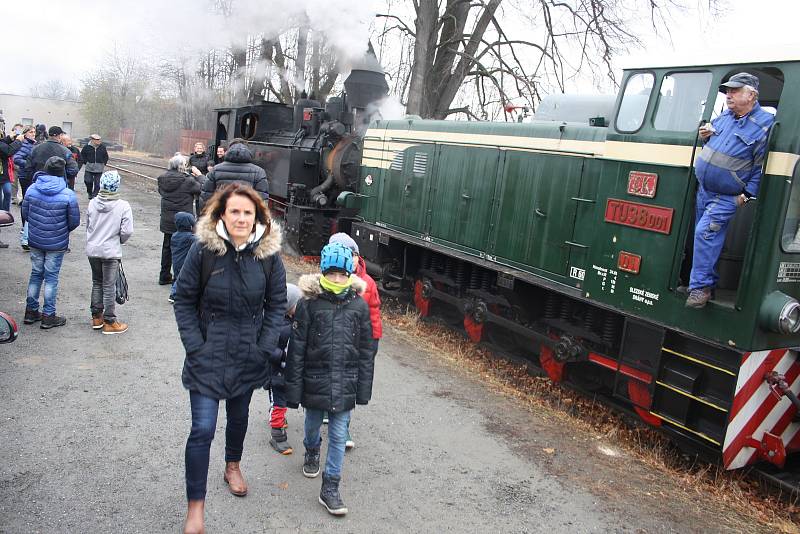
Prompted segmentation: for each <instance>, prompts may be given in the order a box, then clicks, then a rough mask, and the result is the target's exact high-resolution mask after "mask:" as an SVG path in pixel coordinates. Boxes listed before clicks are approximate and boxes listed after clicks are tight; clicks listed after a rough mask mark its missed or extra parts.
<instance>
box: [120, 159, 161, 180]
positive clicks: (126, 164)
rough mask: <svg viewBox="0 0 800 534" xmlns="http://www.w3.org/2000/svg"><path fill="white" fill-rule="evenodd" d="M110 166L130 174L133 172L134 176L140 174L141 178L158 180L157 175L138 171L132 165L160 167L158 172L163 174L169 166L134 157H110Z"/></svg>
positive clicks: (149, 167) (151, 167)
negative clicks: (134, 158)
mask: <svg viewBox="0 0 800 534" xmlns="http://www.w3.org/2000/svg"><path fill="white" fill-rule="evenodd" d="M107 166H108V167H111V168H112V169H116V170H118V171H121V172H126V173H128V174H132V175H134V176H138V177H139V178H145V179H147V180H152V181H154V182H155V181H156V180H158V178H157V176H151V175H149V174H144V173H141V172H137V171H134V170H131V168H130V167H132V166H139V167H146V168H148V169H158V170H159V172H158V173H157V174H161V173H162V172H163V171H166V170H167V168H166V167H165V166H163V165H156V164H155V163H149V162H146V161H138V160H133V159H126V158H108V164H107Z"/></svg>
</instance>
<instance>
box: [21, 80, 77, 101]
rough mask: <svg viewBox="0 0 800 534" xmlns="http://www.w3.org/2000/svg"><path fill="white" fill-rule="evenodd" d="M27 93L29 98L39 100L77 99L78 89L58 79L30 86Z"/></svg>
mask: <svg viewBox="0 0 800 534" xmlns="http://www.w3.org/2000/svg"><path fill="white" fill-rule="evenodd" d="M29 91H30V95H31V96H35V97H39V98H50V99H52V100H77V99H78V89H77V88H76V87H75V86H74V85H72V84H71V83H67V82H65V81H63V80H59V79H52V80H48V81H46V82H43V83H37V84H35V85H33V86H31V88H30V89H29Z"/></svg>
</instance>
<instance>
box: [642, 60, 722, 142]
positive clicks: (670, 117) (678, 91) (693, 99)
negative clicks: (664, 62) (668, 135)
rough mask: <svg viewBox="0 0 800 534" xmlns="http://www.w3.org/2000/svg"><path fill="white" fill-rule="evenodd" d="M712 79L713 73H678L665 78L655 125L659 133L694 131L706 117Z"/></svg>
mask: <svg viewBox="0 0 800 534" xmlns="http://www.w3.org/2000/svg"><path fill="white" fill-rule="evenodd" d="M712 78H713V76H712V74H711V73H710V72H675V73H672V74H667V75H666V76H664V79H663V80H662V82H661V90H660V94H659V96H658V105H657V107H656V116H655V119H654V121H653V126H655V128H656V129H657V130H670V131H676V132H694V131H695V130H696V129H697V127H698V125H699V124H700V119H701V118H702V117H703V109H704V108H705V105H706V99H707V98H708V90H709V88H710V87H711V80H712Z"/></svg>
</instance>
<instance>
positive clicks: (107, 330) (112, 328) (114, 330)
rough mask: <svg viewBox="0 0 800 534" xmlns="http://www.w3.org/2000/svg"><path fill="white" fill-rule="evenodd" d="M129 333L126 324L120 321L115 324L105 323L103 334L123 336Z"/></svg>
mask: <svg viewBox="0 0 800 534" xmlns="http://www.w3.org/2000/svg"><path fill="white" fill-rule="evenodd" d="M127 331H128V325H126V324H125V323H121V322H119V321H114V322H113V323H109V322H107V321H104V322H103V334H121V333H123V332H127Z"/></svg>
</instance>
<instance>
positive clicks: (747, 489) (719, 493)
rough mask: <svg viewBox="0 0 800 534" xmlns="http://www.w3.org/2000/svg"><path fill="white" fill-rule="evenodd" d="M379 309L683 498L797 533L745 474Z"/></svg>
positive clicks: (442, 332)
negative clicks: (631, 460)
mask: <svg viewBox="0 0 800 534" xmlns="http://www.w3.org/2000/svg"><path fill="white" fill-rule="evenodd" d="M389 308H392V306H384V318H385V320H386V322H387V323H389V324H390V325H392V326H393V327H395V328H396V329H397V330H398V331H399V333H400V334H401V335H404V336H406V337H408V339H409V340H410V341H413V342H414V343H417V344H421V345H422V346H424V347H427V348H428V349H429V351H430V353H431V354H433V355H435V356H436V357H440V358H442V359H444V360H446V361H449V362H451V363H454V364H457V365H458V366H459V367H460V368H462V369H465V370H466V371H467V372H468V373H469V374H471V375H473V376H474V375H479V376H480V377H481V380H483V381H484V382H486V383H487V384H489V385H490V386H491V387H493V388H494V389H496V390H498V391H501V392H502V393H504V394H506V395H508V396H511V397H514V398H516V399H518V400H519V401H521V402H522V403H523V404H525V405H526V406H528V407H529V409H532V410H533V409H539V411H540V410H541V408H547V409H548V410H549V411H551V412H552V414H553V417H556V418H561V419H563V420H565V422H567V423H569V424H570V425H571V426H573V427H575V428H576V429H577V430H579V431H584V432H585V431H591V432H592V433H594V434H599V435H602V436H605V437H607V438H612V439H613V440H614V442H615V443H616V444H618V445H619V446H620V447H622V448H624V449H625V450H626V451H627V453H628V454H630V455H632V456H635V457H636V458H638V459H639V460H640V461H642V462H644V463H645V464H647V465H649V466H651V467H652V468H654V469H656V470H658V471H659V472H660V473H662V474H664V475H667V476H669V477H671V478H672V479H673V480H674V481H675V482H676V483H677V485H678V487H680V488H681V489H682V491H683V492H684V493H685V494H686V495H687V497H689V498H691V499H694V500H698V499H702V500H703V501H704V502H708V500H709V499H713V500H715V501H716V502H718V503H719V504H722V505H726V506H728V507H731V508H733V509H735V510H737V511H738V512H739V513H740V514H742V515H744V516H748V517H755V518H757V520H758V521H760V522H761V523H763V524H765V525H767V526H769V527H771V528H774V529H776V530H778V531H780V532H786V533H800V526H799V523H800V507H798V506H797V504H796V503H795V504H789V503H787V502H786V501H785V500H782V499H781V498H780V496H779V495H775V494H774V492H770V491H766V490H765V489H764V488H763V487H762V486H761V484H760V483H759V482H758V481H756V480H754V479H752V478H750V477H747V476H746V474H745V473H744V472H742V471H735V472H729V471H725V470H724V469H723V468H722V467H721V466H719V465H716V464H709V463H706V462H701V461H697V460H695V459H692V458H687V457H686V456H685V455H683V454H682V453H681V452H680V451H679V450H678V449H677V448H676V446H675V445H674V444H673V443H672V442H670V441H669V440H668V439H667V438H665V437H664V436H663V435H662V434H661V433H659V432H657V431H656V430H653V429H650V428H646V427H642V426H639V425H638V424H635V423H632V422H630V421H628V420H626V418H625V416H623V415H621V414H620V413H618V412H615V411H613V410H612V409H610V408H608V407H606V406H605V405H603V404H600V403H599V402H596V401H595V400H593V399H591V398H588V397H585V396H582V395H580V394H578V393H576V392H574V391H572V390H570V389H567V388H564V387H560V386H558V385H555V384H553V383H552V382H551V381H550V380H549V379H548V378H546V377H541V376H533V375H531V374H530V372H529V369H528V368H527V366H525V365H524V364H521V363H514V362H510V361H508V360H506V359H501V358H497V357H496V356H494V355H492V353H491V352H489V351H488V350H486V349H485V348H482V347H479V346H476V345H474V344H472V343H470V342H469V341H468V340H467V339H466V338H465V337H464V335H463V334H461V333H460V332H456V331H453V330H452V329H450V328H448V327H446V326H443V325H440V324H435V323H431V322H427V321H421V320H420V318H419V315H418V314H417V313H416V312H414V311H412V309H411V308H400V307H397V306H394V307H393V308H392V309H389Z"/></svg>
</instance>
